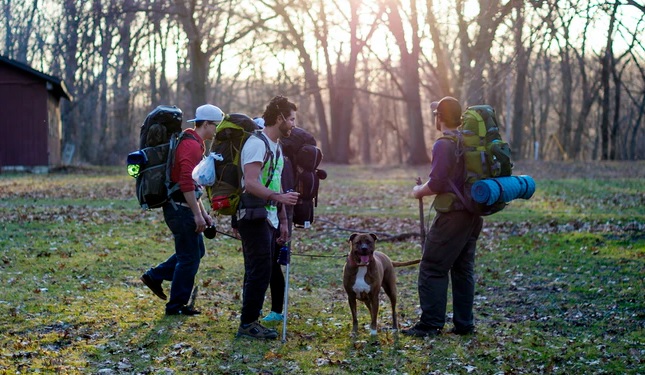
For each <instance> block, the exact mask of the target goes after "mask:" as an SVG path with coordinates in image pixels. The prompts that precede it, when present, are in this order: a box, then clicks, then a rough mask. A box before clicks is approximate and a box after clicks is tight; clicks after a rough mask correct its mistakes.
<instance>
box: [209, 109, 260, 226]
mask: <svg viewBox="0 0 645 375" xmlns="http://www.w3.org/2000/svg"><path fill="white" fill-rule="evenodd" d="M256 129H257V125H256V124H255V122H254V121H253V119H251V118H250V117H249V116H247V115H245V114H241V113H232V114H229V115H226V116H225V117H224V119H223V120H222V122H220V123H219V125H217V132H216V133H215V139H214V140H213V144H212V146H211V152H214V153H217V154H220V155H221V156H222V160H215V183H214V184H213V185H212V186H207V187H206V193H207V196H208V199H209V201H210V202H211V208H212V209H213V210H214V211H216V212H217V213H218V214H220V215H235V214H236V213H237V208H238V206H239V203H240V197H241V195H242V186H241V180H242V166H241V165H240V162H241V160H240V156H241V153H242V147H243V146H244V143H246V140H247V139H249V137H251V136H253V135H257V136H258V138H260V139H262V140H263V141H264V143H265V146H266V149H267V152H266V154H265V156H264V162H263V165H262V167H263V168H264V165H266V163H267V162H268V161H269V160H270V159H272V158H273V153H272V152H271V149H270V148H269V143H268V141H267V140H266V138H265V137H264V136H263V135H262V134H260V133H259V132H257V131H256Z"/></svg>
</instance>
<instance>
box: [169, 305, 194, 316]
mask: <svg viewBox="0 0 645 375" xmlns="http://www.w3.org/2000/svg"><path fill="white" fill-rule="evenodd" d="M201 313H202V312H201V311H199V310H195V309H194V308H192V307H189V306H184V307H180V308H179V310H166V315H186V316H193V315H199V314H201Z"/></svg>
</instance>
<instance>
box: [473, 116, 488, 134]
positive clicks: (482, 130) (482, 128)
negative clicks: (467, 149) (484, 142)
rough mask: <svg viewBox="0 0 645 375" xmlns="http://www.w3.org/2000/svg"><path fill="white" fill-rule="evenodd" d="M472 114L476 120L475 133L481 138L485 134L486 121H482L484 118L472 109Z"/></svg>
mask: <svg viewBox="0 0 645 375" xmlns="http://www.w3.org/2000/svg"><path fill="white" fill-rule="evenodd" d="M472 114H473V116H474V117H475V119H476V120H477V133H478V134H477V135H479V136H480V137H481V138H483V137H485V136H486V123H485V122H484V118H483V117H482V116H481V115H480V114H479V113H477V112H475V111H473V112H472Z"/></svg>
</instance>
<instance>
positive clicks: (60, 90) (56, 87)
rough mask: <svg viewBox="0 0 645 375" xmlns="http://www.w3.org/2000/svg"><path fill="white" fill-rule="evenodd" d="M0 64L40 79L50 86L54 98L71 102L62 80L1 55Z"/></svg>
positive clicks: (70, 96)
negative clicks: (61, 98)
mask: <svg viewBox="0 0 645 375" xmlns="http://www.w3.org/2000/svg"><path fill="white" fill-rule="evenodd" d="M0 64H7V65H10V66H12V67H14V68H16V69H19V70H22V71H24V72H26V73H29V74H31V75H34V76H36V77H38V78H41V79H43V80H45V81H47V82H49V83H51V84H52V91H53V92H54V94H55V95H56V96H58V97H63V98H65V99H67V100H69V101H72V99H73V97H72V95H71V94H70V93H69V91H68V90H67V86H65V82H63V80H62V79H60V78H58V77H54V76H50V75H49V74H45V73H43V72H40V71H38V70H36V69H33V68H32V67H30V66H29V65H27V64H24V63H21V62H20V61H16V60H12V59H10V58H8V57H5V56H1V55H0Z"/></svg>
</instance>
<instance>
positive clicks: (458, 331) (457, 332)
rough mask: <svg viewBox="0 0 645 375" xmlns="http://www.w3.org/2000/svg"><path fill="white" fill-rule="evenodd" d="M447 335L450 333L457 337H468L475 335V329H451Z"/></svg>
mask: <svg viewBox="0 0 645 375" xmlns="http://www.w3.org/2000/svg"><path fill="white" fill-rule="evenodd" d="M448 333H452V334H453V335H459V336H468V335H474V334H475V327H472V326H471V327H468V328H459V329H458V328H457V327H452V328H451V329H450V330H449V331H448Z"/></svg>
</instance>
